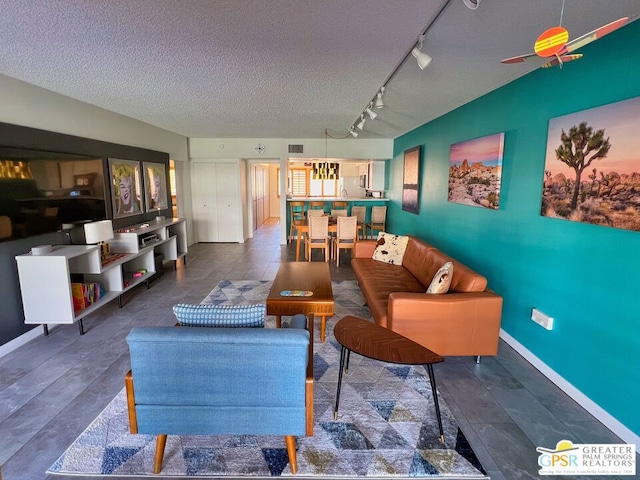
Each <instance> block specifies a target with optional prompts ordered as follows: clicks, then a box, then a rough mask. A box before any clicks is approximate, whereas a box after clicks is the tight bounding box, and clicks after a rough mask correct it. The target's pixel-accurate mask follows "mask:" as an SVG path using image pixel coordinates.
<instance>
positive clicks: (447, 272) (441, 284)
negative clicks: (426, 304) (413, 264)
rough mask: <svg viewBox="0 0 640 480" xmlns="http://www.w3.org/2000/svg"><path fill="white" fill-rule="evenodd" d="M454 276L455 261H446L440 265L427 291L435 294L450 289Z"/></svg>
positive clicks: (440, 293)
mask: <svg viewBox="0 0 640 480" xmlns="http://www.w3.org/2000/svg"><path fill="white" fill-rule="evenodd" d="M452 277H453V263H451V262H446V263H445V264H444V265H442V266H441V267H440V269H439V270H438V271H437V272H436V274H435V275H434V276H433V280H431V284H429V288H427V293H431V294H434V295H442V294H443V293H447V292H448V291H449V285H451V278H452Z"/></svg>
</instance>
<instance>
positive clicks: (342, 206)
mask: <svg viewBox="0 0 640 480" xmlns="http://www.w3.org/2000/svg"><path fill="white" fill-rule="evenodd" d="M331 210H344V211H345V212H346V211H347V202H343V201H339V202H332V203H331ZM332 216H333V215H332ZM345 216H346V215H345Z"/></svg>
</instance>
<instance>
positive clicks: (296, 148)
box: [289, 145, 304, 153]
mask: <svg viewBox="0 0 640 480" xmlns="http://www.w3.org/2000/svg"><path fill="white" fill-rule="evenodd" d="M303 150H304V145H289V153H304V152H303Z"/></svg>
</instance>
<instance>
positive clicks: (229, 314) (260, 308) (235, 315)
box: [173, 303, 267, 327]
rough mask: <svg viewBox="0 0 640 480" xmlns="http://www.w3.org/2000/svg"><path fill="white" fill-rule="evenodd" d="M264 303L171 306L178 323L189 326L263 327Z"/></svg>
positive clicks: (182, 304) (181, 304)
mask: <svg viewBox="0 0 640 480" xmlns="http://www.w3.org/2000/svg"><path fill="white" fill-rule="evenodd" d="M266 309H267V307H266V305H265V304H256V305H188V304H184V303H180V304H177V305H174V306H173V313H174V314H175V316H176V318H177V319H178V322H179V323H180V325H184V326H189V327H264V316H265V312H266Z"/></svg>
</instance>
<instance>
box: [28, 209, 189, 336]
mask: <svg viewBox="0 0 640 480" xmlns="http://www.w3.org/2000/svg"><path fill="white" fill-rule="evenodd" d="M146 225H147V224H140V225H134V226H132V227H130V228H129V230H130V231H129V232H126V233H122V232H118V233H116V234H115V236H116V238H114V239H113V240H112V241H111V242H110V246H111V252H112V254H114V255H115V257H114V258H112V259H111V260H108V261H107V262H106V263H105V264H103V263H102V261H101V259H100V249H99V248H98V247H97V246H94V245H58V246H54V247H53V249H52V251H51V252H49V253H47V254H44V255H32V254H31V253H27V254H24V255H18V256H17V257H16V262H17V265H18V276H19V279H20V290H21V292H22V305H23V308H24V316H25V323H27V324H42V325H43V326H44V327H45V333H47V325H48V324H70V323H74V322H78V323H79V328H80V333H81V334H82V333H84V330H83V325H82V318H83V317H85V316H86V315H89V314H90V313H91V312H94V311H95V310H97V309H98V308H100V307H102V306H103V305H105V304H106V303H107V302H110V301H111V300H114V299H116V298H117V299H118V301H119V302H120V301H121V295H122V294H123V293H125V292H126V291H128V290H130V289H132V288H134V287H135V286H137V285H139V284H140V283H142V282H147V287H148V286H149V284H148V280H149V278H150V277H152V276H153V275H154V274H155V262H154V255H155V253H156V252H161V253H162V254H163V256H164V258H165V259H168V260H174V261H175V262H177V260H178V259H180V258H183V259H184V260H185V262H186V254H187V238H186V229H185V223H184V220H180V219H170V220H163V221H161V222H153V224H152V225H149V226H146ZM149 233H155V234H156V235H157V236H158V240H157V241H156V242H154V243H152V244H149V245H141V244H140V241H141V239H142V238H144V236H145V235H147V234H149ZM140 270H146V273H144V274H142V275H141V276H137V277H133V276H132V274H133V272H136V271H140ZM74 276H78V277H80V276H81V277H82V283H92V282H97V283H100V286H101V287H102V289H103V290H104V292H105V293H104V295H103V296H102V297H101V298H100V299H99V300H97V301H96V302H94V303H92V304H91V305H89V306H88V307H86V308H83V309H81V310H77V311H76V310H75V309H74V305H73V295H72V287H71V283H72V278H73V277H74ZM120 306H122V304H121V303H120Z"/></svg>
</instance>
